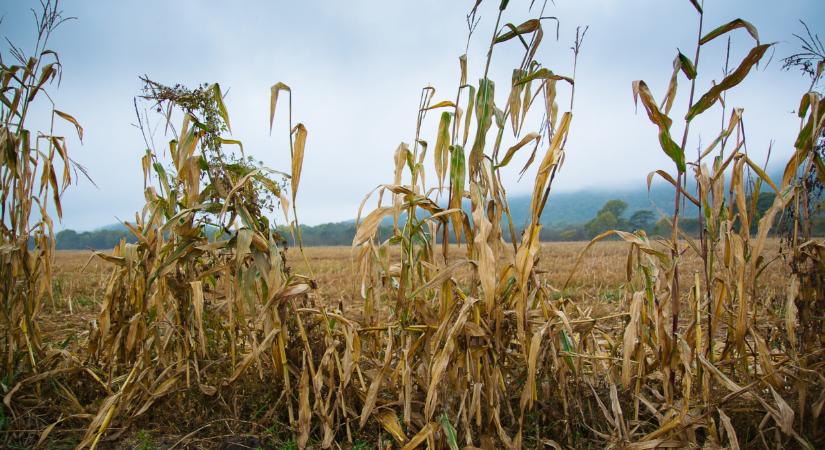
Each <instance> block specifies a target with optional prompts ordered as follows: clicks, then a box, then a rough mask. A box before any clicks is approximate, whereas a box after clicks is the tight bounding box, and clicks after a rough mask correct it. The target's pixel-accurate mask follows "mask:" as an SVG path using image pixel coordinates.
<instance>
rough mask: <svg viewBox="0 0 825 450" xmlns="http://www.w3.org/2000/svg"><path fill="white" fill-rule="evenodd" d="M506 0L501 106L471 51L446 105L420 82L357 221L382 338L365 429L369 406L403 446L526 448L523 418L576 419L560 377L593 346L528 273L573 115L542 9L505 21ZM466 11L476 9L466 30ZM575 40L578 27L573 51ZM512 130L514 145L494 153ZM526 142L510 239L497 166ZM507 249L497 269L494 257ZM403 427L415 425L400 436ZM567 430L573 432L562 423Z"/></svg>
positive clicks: (357, 242)
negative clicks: (529, 180) (547, 47)
mask: <svg viewBox="0 0 825 450" xmlns="http://www.w3.org/2000/svg"><path fill="white" fill-rule="evenodd" d="M507 3H508V2H507V1H503V2H501V4H500V8H499V13H498V17H497V19H496V24H495V28H494V33H493V36H492V38H491V39H490V46H489V50H488V53H487V55H486V68H487V69H489V67H490V63H491V59H492V55H493V52H494V50H495V49H496V48H498V47H499V46H502V45H522V46H523V49H524V54H523V59H522V63H521V65H520V66H519V67H516V68H515V69H514V70H513V76H512V79H511V80H508V81H509V83H508V84H506V85H505V86H507V88H508V89H509V95H508V100H507V103H506V104H504V105H501V107H499V106H498V105H496V103H495V100H494V93H495V88H496V85H495V83H494V82H493V80H491V79H490V78H489V77H488V72H487V69H485V73H483V74H482V75H481V78H480V79H479V80H478V83H477V84H473V83H470V82H469V81H468V73H467V58H468V56H467V55H466V54H465V55H462V56H461V57H460V58H459V66H460V76H459V83H458V84H459V86H458V89H457V90H456V94H455V101H453V100H440V101H437V100H436V98H435V96H436V91H435V89H434V88H432V87H427V88H425V89H423V90H422V93H421V100H420V104H419V107H418V112H417V121H416V128H415V138H414V140H413V141H412V142H411V143H403V142H402V143H401V144H400V145H399V146H398V149H397V150H396V152H395V157H394V160H395V171H394V176H393V181H392V183H390V184H385V185H381V186H379V187H378V188H377V195H378V197H379V201H378V207H377V208H376V209H374V210H373V211H372V212H370V213H369V214H367V215H366V216H365V217H364V218H363V220H361V219H359V222H360V223H359V225H358V229H357V232H356V236H355V239H354V241H353V248H354V252H355V253H356V254H357V258H358V264H359V267H360V270H361V278H362V279H361V282H362V293H363V297H364V301H365V305H366V306H365V320H366V321H367V323H368V324H372V326H370V327H368V328H367V331H368V332H369V333H370V334H368V335H366V336H364V337H362V341H363V344H362V345H363V348H364V349H365V353H366V351H367V349H369V350H370V352H371V353H378V352H380V351H381V347H384V351H383V355H384V357H383V361H382V360H381V359H379V358H376V359H375V362H374V364H375V367H376V371H375V372H374V375H372V377H371V380H369V385H370V388H369V391H368V393H367V398H366V402H365V403H364V405H363V407H362V409H361V416H360V426H361V427H363V426H364V425H365V424H366V423H367V422H368V421H369V418H370V417H371V416H372V415H374V414H376V413H378V414H380V415H379V416H378V419H379V421H380V422H381V424H382V425H383V427H384V428H385V429H386V430H387V431H388V432H389V433H390V434H391V435H392V436H393V437H394V438H395V439H396V440H397V441H398V443H399V444H400V445H407V447H406V448H411V447H412V446H414V445H418V443H421V442H423V441H424V440H426V441H427V442H429V443H430V446H432V445H435V442H436V441H438V439H437V438H436V436H437V435H441V436H443V437H442V439H446V440H447V442H450V443H451V442H455V440H458V441H460V442H462V443H463V444H464V445H467V446H478V445H482V446H484V447H490V446H506V447H510V448H521V446H522V445H524V442H525V440H526V439H528V438H527V437H526V436H525V433H526V426H527V425H526V423H527V422H528V420H529V421H535V422H536V423H537V422H538V421H539V419H535V418H534V416H536V415H540V416H542V419H541V420H544V421H547V422H549V421H550V420H557V419H559V418H560V417H561V416H563V415H568V417H570V415H573V414H574V412H573V411H574V409H573V408H574V405H572V404H571V400H570V399H569V397H568V396H569V395H570V393H569V391H568V390H569V385H568V381H569V380H570V379H571V377H574V376H575V375H576V374H578V373H579V372H578V371H580V370H583V369H582V366H581V364H579V365H577V364H576V363H574V360H573V356H572V355H574V354H575V353H576V352H578V351H580V350H581V349H582V348H585V347H587V346H588V345H595V346H596V347H598V346H599V343H598V342H597V341H596V339H594V338H593V336H592V335H591V334H590V333H589V332H588V331H587V327H584V328H583V329H579V328H574V327H573V326H572V323H571V320H569V318H568V315H571V314H573V315H576V316H580V315H581V316H584V315H585V314H581V312H580V311H577V310H576V308H575V307H574V306H573V305H568V306H565V304H564V303H558V302H556V301H553V298H552V295H551V293H550V292H549V289H548V287H547V286H545V285H544V284H543V283H541V281H540V280H539V278H538V276H537V272H536V264H537V256H538V250H539V244H540V243H539V233H540V230H541V227H542V225H541V222H540V220H539V218H540V216H541V213H542V211H543V210H544V207H545V205H546V203H547V201H548V197H549V192H550V189H551V186H552V182H553V179H554V177H555V174H556V173H557V171H558V170H559V167H560V165H561V163H562V161H563V159H564V148H565V143H566V141H567V138H568V131H569V129H570V123H571V120H572V117H573V114H572V112H571V111H566V112H563V113H560V112H559V105H558V100H557V96H560V95H562V92H564V91H565V90H564V89H562V85H563V86H565V87H571V88H572V86H573V85H574V83H575V81H574V76H564V75H559V74H556V73H555V72H554V71H552V70H551V69H550V68H547V67H544V66H543V65H542V64H541V63H540V62H538V61H537V60H536V59H535V58H536V54H537V50H538V48H539V46H540V44H541V43H542V42H543V38H544V22H546V21H548V20H549V19H548V18H545V17H543V15H542V14H541V13H540V14H539V17H538V18H536V19H531V20H528V21H526V22H524V23H521V24H518V25H517V24H511V23H507V24H505V25H503V26H501V20H502V16H503V14H504V12H505V10H506V7H507ZM472 18H473V13H471V15H470V20H469V23H470V24H471V31H472V29H473V25H472V24H473V21H472ZM583 36H584V33H583V32H582V33H581V34H579V35H578V36H577V40H576V44H575V46H574V52H575V54H574V58H575V56H577V55H578V51H579V49H580V44H581V38H583ZM569 92H570V94H569V96H570V104H571V106H572V100H573V98H572V97H573V91H572V89H570V91H569ZM462 100H463V102H462ZM536 100H538V102H536ZM534 102H535V103H534ZM536 103H538V104H539V105H540V107H541V108H542V113H543V116H544V119H543V120H542V121H541V123H540V126H539V127H538V129H536V130H535V131H530V132H525V131H524V130H523V127H524V125H525V123H526V117H527V114H528V111H530V109H531V107H532V106H534V104H536ZM462 106H464V108H462ZM433 111H441V113H440V114H439V115H438V133H437V136H436V137H435V145H434V147H431V148H432V149H433V150H432V151H433V159H434V162H435V164H434V166H435V167H434V169H435V171H434V175H433V176H431V177H430V178H429V179H430V180H431V181H430V183H431V187H429V188H428V187H427V185H426V184H425V173H426V172H427V170H426V169H425V166H424V157H425V155H426V151H427V149H428V147H429V146H428V143H427V142H426V141H425V140H424V138H423V136H421V129H422V124H423V123H424V121H425V120H426V118H427V116H428V115H429V114H430V113H431V112H433ZM494 125H495V126H494ZM508 128H509V130H507V129H508ZM507 132H512V133H513V136H514V137H515V138H516V139H517V142H516V143H515V144H514V145H513V146H510V147H509V148H503V147H502V138H503V136H504V134H505V133H507ZM470 136H472V137H473V139H472V142H470V140H469V138H470ZM468 143H469V144H468ZM524 149H527V150H530V149H532V155H531V157H530V158H529V162H528V163H527V166H526V167H524V168H523V169H522V172H523V171H524V170H526V169H527V168H528V167H529V166H530V164H531V163H533V162H534V161H537V163H538V170H537V174H536V178H535V181H534V184H533V194H532V204H531V209H530V212H531V214H530V219H529V222H528V224H527V226H526V227H525V230H524V232H523V233H522V235H521V237H520V239H519V238H517V237H516V235H515V232H514V228H515V227H514V225H513V222H512V219H511V217H510V214H509V206H508V203H507V196H506V192H505V188H504V186H503V185H502V176H501V172H502V171H503V170H504V169H505V168H507V166H508V164H509V163H510V162H511V161H512V159H513V157H514V155H515V154H516V153H517V152H519V151H524ZM540 149H541V150H542V151H541V152H539V150H540ZM405 180H407V182H406V183H404V182H403V181H405ZM385 196H388V197H389V200H388V201H387V204H386V206H384V203H383V198H384V197H385ZM442 198H443V199H444V200H443V201H440V199H442ZM366 201H367V199H365V202H366ZM465 204H466V205H469V212H467V211H465V209H464V205H465ZM363 207H364V204H362V207H361V208H363ZM359 216H360V212H359ZM389 217H392V220H393V223H394V224H395V227H394V232H393V234H392V236H390V237H389V238H387V239H384V240H381V239H379V237H378V236H376V232H377V229H378V225H379V224H380V223H381V221H382V220H384V219H385V218H389ZM504 227H506V228H507V229H509V235H510V236H511V237H512V239H513V243H512V246H513V249H512V252H509V251H507V250H506V248H507V247H508V245H507V244H506V243H505V241H504V235H505V234H504V233H505V231H504ZM450 235H452V236H453V237H454V239H455V241H456V242H457V243H458V244H459V246H463V247H464V249H463V250H459V252H460V256H457V255H451V252H455V251H456V250H455V249H454V248H451V247H450V245H449V241H450ZM439 239H440V243H439V242H438V240H439ZM393 247H398V248H399V249H400V254H399V256H398V257H397V258H396V257H393V256H391V255H392V252H390V251H389V250H390V248H393ZM504 255H507V256H506V262H505V264H504V266H503V267H500V265H499V264H497V258H498V257H499V256H504ZM377 305H388V306H389V308H390V309H391V311H392V312H391V315H390V317H389V318H388V322H385V323H383V324H381V325H374V323H375V322H377V321H378V319H379V318H378V317H376V316H375V310H376V309H377ZM577 318H579V317H577ZM585 322H589V320H585ZM576 336H578V338H576ZM378 354H380V353H378ZM368 377H369V376H368ZM542 392H543V393H544V394H548V393H550V394H551V396H552V397H553V400H549V399H548V402H551V401H553V402H554V400H555V399H560V401H559V403H558V404H557V405H558V407H559V408H560V409H561V411H559V412H560V413H562V414H560V415H559V416H554V415H553V414H549V413H548V408H549V405H550V403H544V402H541V403H543V405H544V407H543V408H542V410H541V411H540V412H539V411H536V410H535V407H536V404H537V402H539V397H540V393H542ZM543 397H545V398H547V396H546V395H544V396H543ZM396 405H397V406H396ZM382 410H383V411H386V412H385V413H380V411H382ZM439 417H440V418H441V419H439ZM448 425H449V426H448ZM404 428H407V429H409V430H418V431H417V432H416V433H415V435H414V436H413V437H412V438H409V437H408V435H407V434H405V433H404V432H403V429H404ZM562 431H563V432H564V434H565V435H566V436H565V437H567V438H569V439H572V438H573V433H572V432H571V427H570V421H567V422H566V426H565V427H564V428H562ZM530 439H537V440H540V439H541V438H540V437H539V436H531V437H530ZM571 442H572V441H571ZM450 445H451V446H452V445H455V444H452V443H451V444H450ZM452 448H456V447H452Z"/></svg>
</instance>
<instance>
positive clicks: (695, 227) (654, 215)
mask: <svg viewBox="0 0 825 450" xmlns="http://www.w3.org/2000/svg"><path fill="white" fill-rule="evenodd" d="M773 200H774V194H773V193H771V192H763V193H762V194H760V195H759V198H758V199H757V202H756V210H757V213H756V218H757V220H754V221H753V222H752V223H751V224H750V225H751V231H752V232H756V227H757V225H758V219H759V218H761V217H762V216H763V215H764V213H765V211H767V210H768V208H769V207H770V206H771V204H773ZM748 203H749V204H750V201H749V202H748ZM629 209H630V208H629V207H628V203H627V202H625V201H624V200H618V199H614V200H609V201H607V202H605V203H604V204H603V205H602V207H601V209H599V210H598V211H597V212H596V214H595V217H593V218H592V219H590V220H589V221H587V222H584V223H580V224H574V225H562V224H551V225H548V226H546V227H545V228H544V229H542V231H541V240H542V241H545V242H559V241H586V240H590V239H592V238H593V237H595V236H598V235H599V234H601V233H603V232H605V231H607V230H623V231H631V232H633V231H637V230H644V231H645V232H646V233H647V234H648V235H650V236H667V235H669V234H670V217H669V216H668V215H666V214H662V213H660V212H654V211H652V210H649V209H636V210H633V211H629ZM692 211H693V212H694V213H693V214H685V215H684V216H683V217H681V218H680V219H679V228H680V229H681V230H682V232H684V233H686V234H688V235H691V236H697V235H698V234H699V226H700V225H699V220H698V218H697V217H696V214H695V212H696V210H695V209H693V210H692ZM518 219H519V218H517V217H516V218H514V222H515V223H514V225H515V228H516V233H517V234H520V233H521V226H520V223H518V222H517V220H518ZM404 220H405V219H403V218H402V220H401V223H402V224H403V222H404ZM779 220H781V217H780V218H779ZM812 226H813V234H814V235H818V236H825V215H823V214H821V213H820V214H819V215H817V216H816V217H814V218H813V219H812ZM502 228H503V229H504V239H505V240H507V241H510V235H509V231H508V228H509V227H508V226H506V225H504V226H503V227H502ZM779 229H781V227H779ZM278 231H280V232H281V233H282V234H283V235H284V236H285V237H286V238H287V240H288V241H289V242H290V244H291V245H294V242H293V239H292V237H291V233H290V232H289V229H287V228H285V227H280V228H279V230H278ZM300 231H301V240H302V242H303V244H304V245H305V246H310V247H312V246H323V245H350V244H352V238H353V237H354V236H355V222H354V221H349V222H339V223H325V224H321V225H315V226H306V225H302V226H301V230H300ZM378 235H379V236H390V235H392V223H391V221H390V220H387V221H386V222H385V223H383V224H382V225H381V226H380V227H379V233H378ZM121 239H125V240H126V242H136V239H135V237H134V236H133V235H132V234H131V233H130V232H129V230H127V229H126V228H124V227H122V226H118V227H110V228H104V229H99V230H95V231H85V232H80V233H78V232H76V231H73V230H63V231H61V232H59V233H57V236H56V247H57V249H58V250H83V249H94V250H103V249H111V248H113V247H114V246H115V245H117V243H118V242H120V240H121ZM450 239H451V240H453V239H454V237H453V236H452V233H451V235H450Z"/></svg>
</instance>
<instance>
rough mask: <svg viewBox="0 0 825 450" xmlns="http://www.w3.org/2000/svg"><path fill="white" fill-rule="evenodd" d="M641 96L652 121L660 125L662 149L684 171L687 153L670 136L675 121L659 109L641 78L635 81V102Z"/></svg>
mask: <svg viewBox="0 0 825 450" xmlns="http://www.w3.org/2000/svg"><path fill="white" fill-rule="evenodd" d="M639 98H641V100H642V105H644V107H645V110H646V111H647V116H648V118H649V119H650V121H651V122H653V123H654V124H656V125H657V126H658V127H659V145H660V146H661V147H662V150H663V151H664V152H665V154H667V156H669V157H670V159H672V160H673V162H675V163H676V167H677V168H678V169H679V171H681V172H684V171H685V169H686V164H685V153H684V151H682V149H681V147H679V145H677V144H676V142H674V141H673V138H671V137H670V125H671V124H672V123H673V121H672V120H671V119H670V117H668V116H667V115H666V114H664V113H662V112H661V111H660V110H659V108H658V107H657V106H656V100H654V98H653V94H652V93H651V92H650V89H649V88H648V87H647V84H646V83H645V82H644V81H641V80H639V81H634V82H633V100H634V102H638V99H639Z"/></svg>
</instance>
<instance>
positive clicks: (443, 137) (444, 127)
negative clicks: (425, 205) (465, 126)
mask: <svg viewBox="0 0 825 450" xmlns="http://www.w3.org/2000/svg"><path fill="white" fill-rule="evenodd" d="M451 117H452V114H450V113H449V112H446V111H445V112H443V113H441V121H440V122H439V123H438V138H437V139H436V141H435V155H434V159H435V174H436V177H437V178H438V188H439V189H441V187H442V186H443V185H444V177H445V176H446V174H447V166H448V164H449V161H450V154H449V151H448V147H449V146H450V119H451Z"/></svg>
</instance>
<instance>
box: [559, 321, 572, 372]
mask: <svg viewBox="0 0 825 450" xmlns="http://www.w3.org/2000/svg"><path fill="white" fill-rule="evenodd" d="M559 337H560V338H561V346H562V349H563V350H564V351H565V352H567V353H573V343H572V341H571V340H570V336H568V335H567V331H564V330H561V331H560V332H559ZM564 361H565V362H566V363H567V367H569V368H570V370H572V371H574V372H575V371H576V366H575V365H573V357H572V356H570V355H565V356H564Z"/></svg>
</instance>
